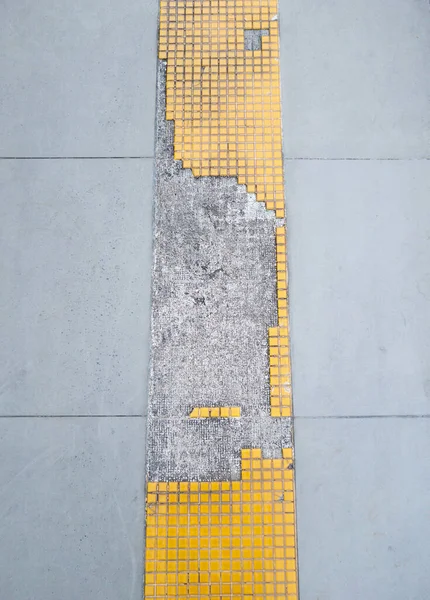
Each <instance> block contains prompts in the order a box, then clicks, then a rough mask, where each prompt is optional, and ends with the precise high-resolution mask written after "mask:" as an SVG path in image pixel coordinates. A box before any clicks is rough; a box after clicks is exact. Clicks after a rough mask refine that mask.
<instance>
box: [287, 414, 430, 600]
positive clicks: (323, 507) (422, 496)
mask: <svg viewBox="0 0 430 600" xmlns="http://www.w3.org/2000/svg"><path fill="white" fill-rule="evenodd" d="M295 448H296V484H297V519H298V548H299V577H300V592H301V595H300V598H301V600H317V599H318V600H345V599H346V598H348V599H351V600H359V599H364V598H365V599H366V600H382V599H384V600H385V599H387V600H388V599H389V600H404V599H405V598H407V599H408V600H427V598H428V596H429V589H430V573H429V569H428V557H429V546H430V544H429V540H430V519H429V516H428V515H429V506H430V462H429V457H430V419H405V418H400V419H387V418H384V419H335V420H321V419H316V420H309V419H297V420H296V422H295Z"/></svg>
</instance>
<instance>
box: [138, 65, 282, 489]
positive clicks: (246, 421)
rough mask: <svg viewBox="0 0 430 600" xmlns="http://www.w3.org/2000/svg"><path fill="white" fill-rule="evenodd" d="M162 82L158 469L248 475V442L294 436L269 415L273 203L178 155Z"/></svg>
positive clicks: (277, 443) (155, 391) (154, 407)
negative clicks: (198, 411) (203, 410)
mask: <svg viewBox="0 0 430 600" xmlns="http://www.w3.org/2000/svg"><path fill="white" fill-rule="evenodd" d="M164 81H165V67H164V65H163V63H161V62H160V67H159V76H158V90H157V135H156V138H157V147H156V161H155V163H156V167H155V171H156V192H155V239H154V269H153V308H152V311H153V313H152V364H151V383H150V401H149V438H148V443H149V451H148V471H149V477H150V479H160V480H163V479H173V480H182V479H184V480H187V479H193V478H198V479H230V478H231V477H235V478H237V477H239V474H240V471H239V464H240V461H239V457H240V448H242V447H261V448H263V451H265V452H266V453H267V455H270V456H273V455H275V454H277V453H280V450H281V447H282V446H284V447H285V446H286V445H288V442H289V439H290V431H289V426H290V421H289V420H288V419H283V420H277V419H273V418H269V379H268V375H269V373H268V352H267V329H268V327H270V326H273V325H276V322H277V315H276V275H275V235H274V233H275V225H276V219H275V217H274V214H273V213H270V212H267V211H266V210H265V208H264V206H263V205H261V204H259V203H257V202H256V200H255V198H254V197H253V196H251V195H250V194H248V193H247V192H246V189H245V187H244V186H239V185H238V184H237V182H236V180H235V179H233V178H221V177H202V178H195V177H194V176H193V175H192V173H191V171H190V170H185V169H183V168H182V163H181V162H180V161H175V160H174V159H173V124H172V123H167V122H166V121H165V95H164V88H165V86H164ZM233 405H234V406H240V407H241V409H242V418H241V419H238V420H234V422H233V421H232V420H229V419H210V420H201V421H200V420H199V421H188V418H187V417H188V415H189V413H190V411H191V410H192V409H193V408H194V407H196V406H233Z"/></svg>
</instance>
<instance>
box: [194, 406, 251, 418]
mask: <svg viewBox="0 0 430 600" xmlns="http://www.w3.org/2000/svg"><path fill="white" fill-rule="evenodd" d="M240 414H241V410H240V406H221V407H219V406H215V407H209V406H202V407H200V408H193V410H192V411H191V412H190V414H189V417H190V419H218V418H224V419H229V418H236V419H237V418H239V417H240Z"/></svg>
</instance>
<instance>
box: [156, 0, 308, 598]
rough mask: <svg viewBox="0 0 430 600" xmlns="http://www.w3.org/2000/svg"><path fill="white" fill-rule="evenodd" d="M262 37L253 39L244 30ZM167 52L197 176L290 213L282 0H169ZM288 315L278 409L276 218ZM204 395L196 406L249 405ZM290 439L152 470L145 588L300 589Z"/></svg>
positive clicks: (177, 594)
mask: <svg viewBox="0 0 430 600" xmlns="http://www.w3.org/2000/svg"><path fill="white" fill-rule="evenodd" d="M251 30H257V31H260V32H261V33H262V34H263V33H265V34H266V35H261V37H260V38H259V40H260V41H259V44H260V46H259V47H258V48H257V49H253V50H247V49H245V38H246V35H247V34H246V32H249V31H251ZM159 58H160V59H162V60H165V61H166V118H167V120H172V121H174V158H175V159H176V160H181V161H182V164H183V167H184V168H189V169H191V170H192V172H193V174H194V176H196V177H201V176H230V177H236V178H237V181H238V183H239V184H245V185H246V187H247V190H248V192H250V193H255V195H256V198H257V200H259V201H264V202H265V205H266V207H267V208H268V209H269V210H274V211H275V214H276V216H277V217H278V218H283V217H284V184H283V166H282V146H281V144H282V141H281V102H280V85H279V37H278V24H277V0H199V1H198V2H196V1H195V0H161V3H160V32H159ZM276 265H277V303H278V305H277V309H278V324H277V326H276V327H271V328H270V329H269V332H268V333H269V335H268V341H269V343H268V346H269V370H270V372H269V376H270V410H271V416H273V417H290V416H291V415H292V399H291V364H290V347H289V320H288V276H287V254H286V231H285V227H284V226H282V227H277V229H276ZM240 414H241V413H240V407H214V408H210V407H197V408H195V409H193V410H192V412H191V413H190V415H189V417H190V418H200V419H202V418H221V417H227V418H228V417H240ZM291 467H292V450H291V449H284V450H283V458H282V459H264V458H263V457H262V453H261V450H258V449H244V450H242V477H241V481H230V482H150V483H148V493H147V522H146V524H147V530H146V566H145V573H146V575H145V598H158V599H180V600H185V599H188V598H198V599H199V600H222V599H227V598H228V599H236V598H237V599H239V598H240V599H245V598H246V599H248V600H251V599H252V600H255V599H257V600H263V599H264V600H275V599H281V598H283V599H286V600H297V598H298V590H297V564H296V538H295V535H296V534H295V531H296V530H295V507H294V483H293V470H292V468H291Z"/></svg>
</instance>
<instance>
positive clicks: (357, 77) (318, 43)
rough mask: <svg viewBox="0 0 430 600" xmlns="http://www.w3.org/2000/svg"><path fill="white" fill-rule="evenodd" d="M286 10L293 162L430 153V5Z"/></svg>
mask: <svg viewBox="0 0 430 600" xmlns="http://www.w3.org/2000/svg"><path fill="white" fill-rule="evenodd" d="M279 4H280V36H281V75H282V100H283V107H282V108H283V116H284V151H285V155H286V157H288V158H423V157H430V144H429V140H430V69H429V68H428V60H429V46H430V5H429V2H428V0H413V1H412V0H396V2H392V0H356V1H355V2H352V3H351V2H345V1H344V0H332V1H330V2H318V1H317V0H288V1H287V0H280V2H279ZM287 191H288V182H287Z"/></svg>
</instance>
